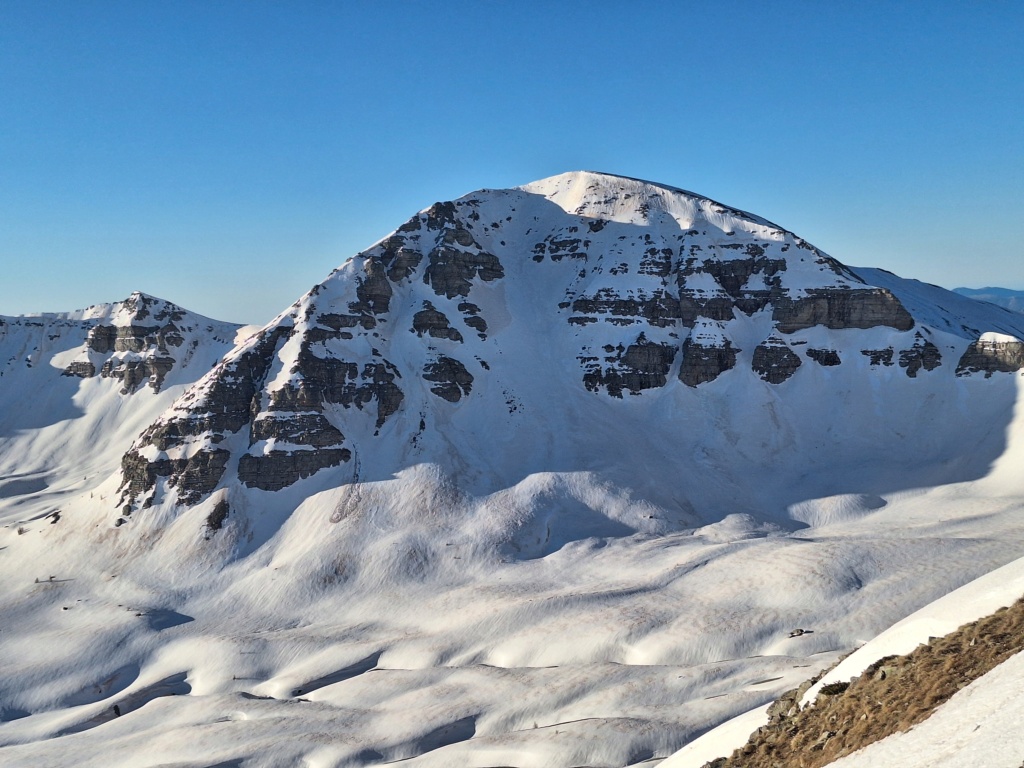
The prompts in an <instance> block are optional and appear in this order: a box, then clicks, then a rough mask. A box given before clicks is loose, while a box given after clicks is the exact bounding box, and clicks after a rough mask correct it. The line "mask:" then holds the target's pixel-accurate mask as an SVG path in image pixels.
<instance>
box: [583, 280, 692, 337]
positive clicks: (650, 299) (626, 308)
mask: <svg viewBox="0 0 1024 768" xmlns="http://www.w3.org/2000/svg"><path fill="white" fill-rule="evenodd" d="M572 311H573V312H576V313H578V314H577V316H575V317H571V318H569V322H570V323H574V324H583V323H586V322H597V320H598V319H599V316H604V318H603V319H605V320H606V321H609V322H614V321H615V319H617V318H622V319H630V321H631V322H633V321H634V320H635V319H642V320H643V321H644V322H646V323H647V324H649V325H652V326H656V327H658V328H665V327H668V326H672V325H675V324H676V321H677V320H679V319H681V317H682V315H681V312H680V307H679V300H678V299H677V298H675V297H674V296H672V295H671V294H670V293H668V292H667V291H655V292H654V293H652V294H650V295H647V294H644V293H642V292H641V293H639V294H638V295H637V296H626V297H620V296H618V295H617V294H616V293H615V292H614V291H612V290H611V289H608V288H605V289H601V290H599V291H597V292H596V293H595V294H594V295H593V296H583V297H581V298H578V299H576V300H575V301H573V302H572ZM580 316H582V318H581V317H580ZM609 316H610V317H609ZM581 319H582V320H583V323H581V322H580V320H581Z"/></svg>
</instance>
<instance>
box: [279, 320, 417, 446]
mask: <svg viewBox="0 0 1024 768" xmlns="http://www.w3.org/2000/svg"><path fill="white" fill-rule="evenodd" d="M379 360H380V362H367V363H364V364H363V365H362V367H361V368H360V365H359V363H358V362H355V361H349V360H340V359H338V358H336V357H320V356H319V355H317V354H315V353H314V352H313V350H312V344H311V343H310V342H309V340H308V338H307V340H305V341H303V342H302V347H301V349H300V351H299V355H298V361H297V363H296V365H295V367H294V368H293V369H292V373H299V374H301V377H296V378H292V379H290V380H289V381H288V382H287V383H286V384H285V385H284V386H283V387H282V388H281V389H277V390H274V391H273V392H271V393H270V405H269V407H268V408H269V410H271V411H290V412H303V411H320V410H322V408H323V405H324V404H325V403H332V404H335V405H342V406H344V407H346V408H351V407H355V408H358V409H360V410H362V409H363V407H364V406H366V405H368V404H369V403H371V402H373V401H376V403H377V427H378V428H379V427H380V426H381V425H383V424H384V422H385V421H386V420H387V418H388V417H389V416H390V415H391V414H392V413H394V412H395V411H397V410H398V408H399V407H400V406H401V404H402V399H403V397H404V395H403V393H402V390H401V389H399V387H398V385H397V384H396V383H395V380H396V379H398V378H401V374H400V373H399V372H398V368H397V367H395V366H394V365H393V364H392V363H390V362H389V361H387V360H385V359H384V358H379Z"/></svg>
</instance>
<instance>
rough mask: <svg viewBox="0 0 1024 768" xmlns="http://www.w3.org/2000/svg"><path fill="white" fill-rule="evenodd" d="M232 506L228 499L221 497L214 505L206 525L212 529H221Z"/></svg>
mask: <svg viewBox="0 0 1024 768" xmlns="http://www.w3.org/2000/svg"><path fill="white" fill-rule="evenodd" d="M230 511H231V508H230V507H229V506H228V502H227V500H226V499H221V500H220V501H218V502H217V504H216V505H215V506H214V507H213V511H212V512H211V513H210V514H209V515H208V516H207V518H206V527H207V528H208V529H209V530H210V531H219V530H220V529H221V528H222V527H223V526H224V521H225V520H227V519H228V513H229V512H230Z"/></svg>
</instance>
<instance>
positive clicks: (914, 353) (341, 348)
mask: <svg viewBox="0 0 1024 768" xmlns="http://www.w3.org/2000/svg"><path fill="white" fill-rule="evenodd" d="M986 332H994V333H995V334H996V335H994V336H993V335H989V336H983V334H984V333H986ZM1022 337H1024V322H1022V321H1021V319H1020V316H1019V315H1016V314H1013V313H1010V312H1007V311H1003V310H1001V309H999V308H996V307H988V306H985V305H981V304H978V303H976V302H971V301H969V300H967V299H965V298H961V297H958V296H956V295H954V294H952V293H949V292H946V291H942V290H941V289H938V288H934V287H933V286H926V285H923V284H920V283H916V282H914V281H906V280H901V279H899V278H897V277H895V276H894V275H891V274H889V273H885V272H882V271H880V270H859V269H857V270H855V269H851V268H849V267H846V266H844V265H843V264H841V263H839V262H838V261H836V260H835V259H833V258H831V257H830V256H828V255H827V254H825V253H823V252H822V251H820V250H819V249H817V248H815V247H814V246H813V245H811V244H809V243H807V242H806V241H805V240H803V239H801V238H800V237H798V236H796V235H794V234H793V233H791V232H789V231H787V230H785V229H782V228H781V227H779V226H777V225H775V224H772V223H771V222H769V221H766V220H765V219H762V218H759V217H757V216H753V215H751V214H747V213H744V212H742V211H739V210H736V209H734V208H730V207H727V206H725V205H722V204H720V203H716V202H714V201H713V200H709V199H707V198H704V197H701V196H699V195H695V194H692V193H689V192H684V191H682V190H679V189H675V188H672V187H667V186H662V185H658V184H652V183H649V182H645V181H639V180H636V179H629V178H624V177H619V176H612V175H607V174H599V173H592V172H577V173H568V174H563V175H560V176H555V177H552V178H549V179H544V180H541V181H537V182H534V183H531V184H527V185H525V186H523V187H519V188H514V189H505V190H481V191H478V192H474V193H471V194H469V195H466V196H464V197H461V198H459V199H458V200H454V201H450V202H440V203H435V204H434V205H432V206H430V207H429V208H427V209H425V210H423V211H421V212H420V213H418V214H417V215H415V216H413V217H412V218H411V219H410V220H409V221H407V222H406V223H405V224H403V225H402V226H400V227H399V228H398V229H397V230H395V231H394V232H393V233H392V234H390V235H388V236H387V237H385V238H384V239H382V240H381V241H379V242H378V243H377V244H376V245H374V246H373V247H371V248H369V249H368V250H366V251H364V252H362V253H360V254H358V255H356V256H355V257H353V258H352V259H350V260H349V261H348V262H346V263H345V264H344V265H343V266H342V267H341V268H339V269H337V270H335V272H333V273H332V274H331V275H330V276H329V277H328V279H327V280H325V281H324V282H323V283H321V284H319V285H317V286H315V287H314V288H313V289H312V290H311V291H310V292H309V293H307V294H306V295H305V296H303V297H302V298H301V299H300V300H299V301H297V302H296V303H295V304H294V305H292V307H290V308H289V309H288V310H286V311H285V312H283V313H282V314H281V315H279V316H278V317H277V318H276V319H275V320H274V321H273V322H271V323H270V324H269V325H267V326H266V327H265V328H264V329H263V330H262V331H261V332H260V333H259V334H257V335H255V336H253V337H252V338H250V339H249V340H248V341H247V342H246V343H244V344H243V345H241V346H239V347H238V348H236V349H235V350H234V351H232V352H231V353H230V354H228V355H227V356H226V357H225V358H224V360H223V361H222V362H221V363H220V364H219V365H217V366H216V368H215V369H214V370H212V371H211V372H210V373H209V374H208V375H207V376H206V377H204V378H203V379H202V380H201V381H200V382H199V383H198V384H197V385H196V386H194V387H193V388H192V389H190V390H189V391H188V392H187V393H186V394H185V395H183V396H182V397H181V398H180V399H179V400H178V401H177V402H176V403H175V404H174V405H173V406H172V407H171V408H170V409H169V410H168V411H167V412H166V413H164V414H163V416H161V417H160V418H159V419H158V420H157V421H155V422H154V423H153V424H152V425H151V426H150V427H149V428H148V429H147V430H146V431H145V432H144V433H143V434H142V436H141V437H140V438H139V439H138V440H137V441H136V442H135V444H134V445H133V446H132V448H131V449H130V450H129V451H128V452H127V453H126V454H125V456H124V459H123V462H122V467H123V469H122V476H121V480H120V486H121V499H120V502H119V506H118V514H117V515H116V523H117V524H118V525H122V524H124V523H126V522H128V521H134V520H136V519H137V518H139V517H140V511H142V510H146V509H148V508H150V507H153V506H154V505H155V506H158V507H161V508H167V509H169V510H170V509H175V508H187V507H192V506H195V505H203V508H204V510H205V512H204V515H206V519H208V520H214V521H215V525H214V528H215V529H219V528H220V527H222V526H227V527H229V528H230V527H232V526H231V523H232V521H233V520H235V516H233V515H232V514H231V512H230V510H232V509H247V510H251V512H250V513H249V514H251V515H256V516H258V515H259V513H257V512H255V511H253V510H256V509H264V510H266V509H270V508H278V507H280V508H281V511H285V509H284V508H285V507H288V506H289V505H291V506H292V507H294V504H295V503H297V502H296V501H295V499H296V498H299V499H301V498H305V497H307V496H308V495H309V494H311V493H314V492H319V491H321V490H325V489H331V488H335V489H340V488H343V487H344V488H346V489H347V491H346V493H347V492H351V489H352V488H356V487H360V484H365V483H366V482H367V481H376V480H387V479H389V478H394V477H396V476H398V477H401V473H402V472H403V470H407V469H410V468H412V467H426V466H430V467H434V468H435V469H437V471H439V472H440V473H441V475H443V476H444V478H445V480H444V483H448V484H449V485H450V486H451V487H452V488H456V489H458V494H456V495H457V496H458V497H459V498H460V499H462V500H463V501H466V500H467V499H470V498H473V499H477V500H480V499H486V498H489V497H491V496H492V494H495V493H499V492H504V493H513V491H512V490H511V489H515V488H516V487H517V486H519V484H521V483H522V482H524V481H529V478H531V477H534V481H536V476H538V473H542V474H543V476H544V477H546V478H548V479H547V480H545V481H544V490H542V491H537V490H536V489H532V490H529V489H527V490H524V489H523V488H520V491H521V492H519V493H513V495H515V496H516V498H517V499H519V501H517V502H516V503H511V507H510V505H509V504H505V503H504V502H502V505H499V506H500V507H501V508H502V509H504V510H506V512H504V513H502V515H504V516H506V517H507V519H506V520H505V521H504V523H503V524H502V525H499V526H498V529H500V531H501V536H505V537H508V536H511V537H512V539H513V540H518V538H519V537H518V536H517V535H515V534H512V533H510V529H514V528H516V527H517V526H523V525H525V526H527V527H528V528H531V529H532V527H533V525H532V523H527V522H526V521H527V520H529V519H532V517H533V516H534V515H535V513H537V509H538V505H537V494H538V493H540V495H541V496H545V495H546V496H552V495H553V497H564V496H565V495H566V493H568V495H569V496H571V497H572V501H571V503H570V502H568V501H567V502H566V503H567V504H569V505H570V507H572V508H573V509H577V510H580V509H585V510H589V511H588V512H587V514H586V515H585V516H586V517H587V518H588V519H589V520H590V521H591V524H588V525H584V526H583V532H584V533H586V532H588V531H589V532H590V533H594V532H605V533H607V532H609V531H619V532H630V531H631V532H636V531H649V532H656V531H659V530H661V531H664V530H669V529H674V528H677V527H679V526H683V527H685V526H692V525H698V524H700V523H702V522H706V521H708V520H714V519H719V518H720V517H721V515H722V514H725V513H728V511H729V510H730V509H735V508H736V507H737V506H738V507H739V508H740V510H743V511H749V510H753V509H756V508H758V507H761V508H762V512H764V507H765V501H764V499H765V492H766V490H768V489H774V490H775V491H776V493H774V494H772V493H769V494H768V497H769V498H770V499H772V501H769V502H768V503H767V508H768V509H769V510H771V512H770V513H768V512H765V514H769V516H771V515H773V514H776V513H778V514H782V515H783V516H786V515H787V514H789V513H783V512H782V510H783V509H784V508H785V507H787V506H789V505H791V504H793V503H795V502H799V501H802V500H803V499H805V498H808V496H807V494H808V493H809V494H811V495H812V496H813V495H829V494H832V493H838V492H840V491H849V490H854V489H855V488H856V489H858V490H863V489H864V487H866V488H867V489H869V490H871V491H872V492H878V491H882V490H886V489H891V488H892V486H893V485H894V484H895V485H897V486H901V485H902V483H904V482H906V481H907V479H908V475H907V473H908V472H910V473H911V475H913V472H915V471H918V470H919V471H921V472H924V473H926V474H927V473H929V472H934V468H932V465H931V464H930V463H929V462H930V461H931V458H933V457H934V456H936V455H939V454H941V453H943V452H944V451H949V450H953V448H952V443H951V442H950V441H953V442H954V443H955V442H957V441H959V440H960V439H961V436H962V433H961V432H959V431H957V430H954V432H950V431H949V430H948V429H946V425H941V426H940V425H939V424H937V423H935V422H936V419H937V413H936V411H935V409H926V408H924V403H925V402H927V401H929V400H934V399H935V398H936V397H939V398H942V399H943V400H948V401H953V400H956V399H957V398H958V397H959V396H958V395H957V391H958V389H962V388H963V387H965V386H968V384H966V383H962V382H961V379H969V378H971V375H972V374H979V373H980V374H982V375H983V377H987V376H991V375H993V374H994V373H996V372H1001V371H1013V370H1017V369H1018V368H1019V367H1020V366H1021V364H1022V362H1024V354H1022V350H1024V345H1021V343H1020V341H1019V339H1020V338H1022ZM826 392H827V393H828V397H823V396H822V394H823V393H826ZM879 392H884V393H885V394H883V395H882V396H881V397H879V395H878V393H879ZM990 402H991V401H990ZM908 403H909V404H910V405H908ZM981 407H982V406H981V405H977V406H972V407H971V408H968V409H967V410H966V411H962V412H961V416H962V417H963V418H964V419H965V421H966V426H965V427H964V428H965V429H968V431H969V430H970V429H971V428H972V427H971V426H970V425H971V424H974V423H975V419H976V417H977V414H976V413H974V412H973V411H972V408H981ZM951 418H952V419H953V420H956V419H958V418H960V416H956V417H949V416H946V417H943V420H944V421H948V420H949V419H951ZM853 423H856V424H857V426H858V432H857V433H854V432H853V431H852V424H853ZM954 433H955V436H954ZM893 451H894V452H895V454H896V455H897V456H898V457H899V458H897V459H896V460H895V461H892V460H890V458H888V457H887V454H888V453H889V452H893ZM954 452H955V451H954ZM883 457H886V458H883ZM966 465H970V466H971V467H972V468H973V467H974V464H973V463H972V461H967V462H966V463H965V466H966ZM637 466H643V467H645V469H647V470H649V472H650V474H651V476H650V477H649V478H646V479H642V478H641V477H640V476H639V475H638V474H637V472H636V469H637ZM849 466H853V467H856V468H859V469H857V470H854V471H852V473H851V471H850V470H847V469H843V470H842V471H839V469H838V468H839V467H849ZM913 468H916V469H913ZM964 471H966V472H968V474H970V472H972V471H974V470H973V469H965V470H964ZM552 472H553V473H556V475H559V473H566V472H569V473H574V472H575V473H578V472H584V473H591V474H590V475H588V476H589V477H591V478H592V483H596V484H597V486H600V487H604V486H603V485H602V484H603V483H611V484H612V486H614V487H621V486H622V485H625V486H626V487H628V488H630V489H632V490H630V491H629V493H628V494H627V495H628V496H629V497H630V498H634V499H635V498H642V499H643V504H640V505H639V506H638V505H637V504H632V505H631V504H628V503H625V502H624V501H623V500H622V499H619V501H617V502H614V503H612V502H607V499H606V498H605V497H606V496H607V494H604V493H603V492H602V493H596V495H594V494H591V496H590V498H591V500H590V501H586V500H585V499H584V498H583V497H585V496H587V493H582V492H576V491H573V492H566V491H565V489H564V488H561V486H560V484H561V483H562V482H563V480H564V474H563V475H559V476H562V477H563V480H553V479H552V477H553V476H552V475H550V473H552ZM654 478H657V480H655V479H654ZM667 478H671V481H667ZM797 478H802V480H801V482H800V483H798V484H797V485H796V486H795V487H794V485H793V483H794V482H795V481H796V479H797ZM755 479H756V481H755V483H754V485H751V481H752V480H755ZM919 479H921V480H923V479H924V478H923V477H922V478H919ZM589 482H590V481H588V483H589ZM302 483H306V484H305V485H302V489H301V491H299V490H298V486H299V485H300V484H302ZM552 483H553V484H554V485H555V486H559V488H560V489H552V488H550V487H549V486H550V485H551V484H552ZM528 484H529V482H528ZM641 486H642V487H641ZM668 486H672V488H671V491H668V490H666V488H667V487H668ZM861 486H864V487H861ZM291 488H296V489H297V490H296V492H297V493H298V496H297V497H296V496H294V495H288V496H287V499H286V497H284V496H280V497H278V496H274V495H273V494H275V493H276V492H278V491H281V490H283V489H291ZM591 490H593V487H592V488H591ZM581 493H582V495H581ZM588 493H589V492H588ZM459 494H462V495H459ZM612 495H615V494H612ZM524 499H526V500H525V501H524ZM594 499H605V501H594ZM492 501H493V499H492ZM520 502H521V505H520ZM334 503H336V505H337V506H338V509H339V510H341V509H342V508H344V507H345V506H346V503H347V502H345V501H344V500H343V499H336V500H335V502H334ZM467 503H469V502H467ZM560 503H561V502H560ZM595 505H596V506H595ZM645 505H652V506H650V507H648V506H645ZM470 506H472V504H470ZM541 506H545V505H541ZM546 506H547V508H548V511H546V512H544V513H543V514H542V517H545V518H547V517H548V516H550V515H552V514H555V513H552V512H551V508H552V507H558V504H554V505H550V504H549V505H546ZM510 508H514V511H511V512H509V511H508V509H510ZM627 510H631V511H627ZM337 514H339V515H341V514H343V513H342V512H338V513H337ZM502 515H499V517H500V516H502ZM142 517H145V516H144V515H142ZM159 517H160V519H163V516H159ZM555 517H559V515H558V514H555ZM236 522H237V527H236V529H235V530H234V535H236V536H237V535H243V536H244V535H247V534H246V531H249V532H251V529H252V526H253V525H254V522H253V520H248V521H247V520H245V519H244V517H243V518H239V519H237V521H236ZM558 527H559V526H557V525H547V524H545V525H541V526H540V528H541V529H542V530H547V533H542V534H541V536H540V542H539V547H540V550H541V551H548V549H549V548H550V547H552V546H556V545H557V541H558V540H559V537H558V536H557V535H555V534H554V533H552V529H553V528H558ZM564 535H570V534H568V533H565V534H564ZM580 535H582V534H580ZM531 537H532V538H536V537H533V536H532V534H531ZM531 537H527V538H531ZM499 538H500V537H499ZM526 546H527V545H526V544H524V543H523V542H521V541H518V542H517V543H515V547H517V548H522V547H526Z"/></svg>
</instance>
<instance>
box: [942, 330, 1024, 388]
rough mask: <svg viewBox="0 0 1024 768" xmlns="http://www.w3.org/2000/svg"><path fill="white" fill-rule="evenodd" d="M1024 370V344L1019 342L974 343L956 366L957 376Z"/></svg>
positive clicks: (987, 375) (989, 375)
mask: <svg viewBox="0 0 1024 768" xmlns="http://www.w3.org/2000/svg"><path fill="white" fill-rule="evenodd" d="M1022 368H1024V344H1022V343H1021V342H1019V341H982V340H981V339H978V340H977V341H975V342H973V343H972V344H971V345H970V346H969V347H968V348H967V349H966V350H965V351H964V353H963V355H961V357H960V362H958V363H957V365H956V375H957V376H967V375H969V374H972V373H984V374H985V378H986V379H987V378H990V377H991V376H992V374H993V373H1013V372H1014V371H1019V370H1021V369H1022Z"/></svg>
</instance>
